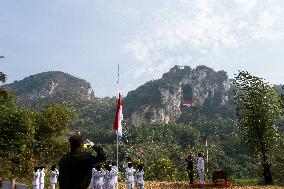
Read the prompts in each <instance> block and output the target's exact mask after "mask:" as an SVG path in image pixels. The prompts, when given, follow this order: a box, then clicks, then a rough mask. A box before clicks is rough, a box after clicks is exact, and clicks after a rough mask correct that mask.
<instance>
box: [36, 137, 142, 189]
mask: <svg viewBox="0 0 284 189" xmlns="http://www.w3.org/2000/svg"><path fill="white" fill-rule="evenodd" d="M69 143H70V152H68V153H67V154H65V155H63V157H62V158H61V159H60V160H59V163H58V165H59V171H58V170H57V169H56V166H55V165H52V166H51V169H50V189H55V186H56V183H57V178H58V181H59V188H60V189H87V188H92V189H117V188H118V175H119V172H118V167H117V165H116V163H115V162H112V161H110V160H109V161H106V155H105V153H104V151H103V149H102V148H101V147H99V146H95V145H94V143H92V142H89V144H88V145H90V146H91V147H92V149H93V150H94V151H95V152H96V156H94V155H92V153H90V152H86V151H84V143H83V140H82V138H81V136H80V135H74V136H71V137H70V138H69ZM104 162H105V164H104V166H103V163H104ZM123 168H124V170H125V184H126V188H127V189H134V186H135V181H136V185H137V188H138V189H143V188H144V180H143V175H144V171H143V165H142V163H141V162H140V161H139V163H138V164H137V169H138V170H137V171H136V170H135V169H134V168H133V163H132V161H131V158H130V157H127V163H124V165H123ZM45 173H46V171H45V167H44V166H41V167H35V168H34V179H33V189H44V188H45V187H44V178H45Z"/></svg>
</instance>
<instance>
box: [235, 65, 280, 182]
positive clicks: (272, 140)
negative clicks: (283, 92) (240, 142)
mask: <svg viewBox="0 0 284 189" xmlns="http://www.w3.org/2000/svg"><path fill="white" fill-rule="evenodd" d="M233 83H234V87H235V90H234V98H235V104H236V112H237V117H238V122H239V128H240V130H241V132H242V137H243V139H244V141H245V143H246V144H247V145H248V146H249V147H251V149H252V150H253V151H254V152H255V154H257V155H258V156H259V157H260V159H261V163H262V166H263V169H264V170H263V176H264V182H265V184H271V183H272V177H271V173H270V163H269V162H268V158H269V155H270V153H271V152H272V150H273V148H274V147H275V146H276V144H277V138H278V131H277V128H276V126H275V121H276V120H277V119H278V118H279V117H280V115H281V112H282V111H281V103H280V98H279V96H278V94H277V92H276V91H275V89H274V88H272V87H271V86H270V85H269V84H267V83H265V82H264V81H263V79H261V78H258V77H255V76H252V75H250V74H249V73H248V72H244V71H240V72H239V74H238V76H236V77H235V80H234V82H233Z"/></svg>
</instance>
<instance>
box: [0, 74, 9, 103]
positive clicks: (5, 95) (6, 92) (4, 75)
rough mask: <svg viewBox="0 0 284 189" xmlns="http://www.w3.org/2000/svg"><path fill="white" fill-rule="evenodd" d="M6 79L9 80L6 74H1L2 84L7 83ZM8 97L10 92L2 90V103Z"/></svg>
mask: <svg viewBox="0 0 284 189" xmlns="http://www.w3.org/2000/svg"><path fill="white" fill-rule="evenodd" d="M6 78H7V76H6V74H4V73H3V72H0V83H5V81H6ZM7 97H8V91H7V90H5V89H2V88H0V101H2V100H3V99H6V98H7Z"/></svg>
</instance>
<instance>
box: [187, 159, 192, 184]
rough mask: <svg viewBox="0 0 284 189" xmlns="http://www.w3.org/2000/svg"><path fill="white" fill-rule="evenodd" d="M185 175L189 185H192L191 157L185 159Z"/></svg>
mask: <svg viewBox="0 0 284 189" xmlns="http://www.w3.org/2000/svg"><path fill="white" fill-rule="evenodd" d="M186 160H187V173H188V177H189V184H193V160H192V158H191V156H188V157H187V159H186Z"/></svg>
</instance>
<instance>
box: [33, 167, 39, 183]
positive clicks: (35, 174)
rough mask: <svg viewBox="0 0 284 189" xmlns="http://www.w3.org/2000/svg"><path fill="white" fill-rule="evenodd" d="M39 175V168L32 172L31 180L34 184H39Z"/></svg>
mask: <svg viewBox="0 0 284 189" xmlns="http://www.w3.org/2000/svg"><path fill="white" fill-rule="evenodd" d="M39 176H40V172H39V169H38V170H37V171H36V172H34V180H33V185H34V186H38V185H39Z"/></svg>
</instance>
